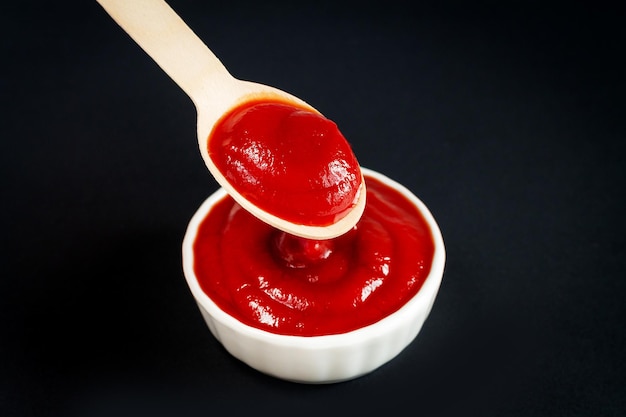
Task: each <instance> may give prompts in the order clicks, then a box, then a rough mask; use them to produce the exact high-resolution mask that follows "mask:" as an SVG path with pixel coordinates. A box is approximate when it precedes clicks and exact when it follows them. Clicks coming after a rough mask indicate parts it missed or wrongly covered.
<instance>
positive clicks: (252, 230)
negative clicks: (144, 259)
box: [194, 175, 434, 336]
mask: <svg viewBox="0 0 626 417" xmlns="http://www.w3.org/2000/svg"><path fill="white" fill-rule="evenodd" d="M365 180H366V188H367V206H366V208H365V212H364V213H363V216H362V218H361V220H360V221H359V223H358V224H357V225H356V226H355V227H354V228H353V229H352V230H350V231H349V232H348V233H346V234H344V235H342V236H339V237H337V238H334V239H331V240H323V241H318V240H308V239H303V238H300V237H295V236H292V235H288V234H286V233H285V232H282V231H279V230H277V229H274V228H273V227H271V226H269V225H267V224H265V223H263V222H262V221H260V220H258V219H257V218H256V217H254V216H252V215H251V214H250V213H248V212H247V211H246V210H244V209H242V208H241V206H239V205H238V204H237V203H236V202H235V201H234V200H233V199H232V198H231V197H230V196H226V197H224V198H223V199H222V200H220V201H219V202H218V203H217V204H216V205H215V206H214V207H213V209H212V210H211V211H210V212H209V213H208V214H207V216H206V217H205V219H204V220H203V221H202V223H201V225H200V227H199V230H198V235H197V237H196V240H195V242H194V257H195V264H194V269H195V273H196V275H197V277H198V281H199V283H200V286H201V288H202V289H203V291H204V292H205V293H206V294H207V295H208V296H209V297H210V298H211V299H212V300H213V301H214V302H215V303H216V304H217V305H218V306H219V307H220V308H221V309H222V310H224V311H225V312H227V313H228V314H230V315H231V316H233V317H235V318H237V319H238V320H240V321H241V322H243V323H245V324H248V325H250V326H253V327H256V328H260V329H263V330H266V331H270V332H273V333H277V334H285V335H296V336H320V335H329V334H338V333H345V332H348V331H352V330H356V329H358V328H361V327H363V326H367V325H369V324H372V323H375V322H377V321H379V320H381V319H382V318H384V317H386V316H388V315H389V314H391V313H393V312H395V311H397V310H398V309H399V308H400V307H402V305H404V304H405V303H406V302H407V300H409V299H410V298H411V297H412V296H414V295H415V294H416V293H417V292H418V291H419V289H420V288H421V286H422V284H423V282H424V280H425V279H426V277H427V276H428V273H429V271H430V268H431V262H432V259H433V254H434V241H433V237H432V234H431V230H430V228H429V226H428V224H427V222H426V220H425V219H424V218H423V216H422V215H421V213H420V212H419V211H418V210H417V208H416V207H415V206H414V204H413V203H412V202H411V201H409V200H408V199H407V198H406V197H405V196H403V195H402V194H401V193H399V192H398V191H397V190H395V189H393V188H391V187H389V186H388V185H386V184H384V183H382V182H380V181H378V180H376V179H374V178H371V177H369V176H367V175H366V176H365Z"/></svg>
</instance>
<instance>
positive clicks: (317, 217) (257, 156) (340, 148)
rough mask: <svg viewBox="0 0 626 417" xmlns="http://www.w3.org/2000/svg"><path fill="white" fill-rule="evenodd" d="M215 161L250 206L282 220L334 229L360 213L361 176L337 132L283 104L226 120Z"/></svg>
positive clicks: (213, 150) (246, 109)
mask: <svg viewBox="0 0 626 417" xmlns="http://www.w3.org/2000/svg"><path fill="white" fill-rule="evenodd" d="M208 143H209V145H208V151H209V156H210V158H211V160H212V161H213V163H214V164H215V166H216V167H217V168H218V169H219V171H220V172H221V173H222V175H224V177H225V178H226V179H227V180H228V182H229V183H230V184H231V185H232V186H233V187H234V188H235V189H236V190H237V192H239V194H241V195H242V196H243V197H244V198H246V199H247V200H248V201H250V202H251V203H253V204H254V205H255V206H257V207H259V208H261V209H262V210H264V211H266V212H268V213H270V214H273V215H274V216H276V217H279V218H281V219H284V220H287V221H289V222H291V223H296V224H300V225H306V226H328V225H331V224H333V223H335V222H337V221H338V220H340V219H341V218H343V217H344V216H345V215H346V214H347V213H348V212H349V211H350V209H351V208H352V207H353V206H354V204H355V201H356V199H357V197H358V191H359V186H360V185H361V181H362V177H361V170H360V167H359V163H358V161H357V159H356V157H355V156H354V153H353V152H352V149H351V147H350V145H349V143H348V142H347V141H346V139H345V138H344V136H343V135H342V134H341V132H340V131H339V129H338V128H337V125H336V124H335V123H334V122H332V121H331V120H329V119H327V118H325V117H323V116H322V115H320V114H318V113H314V112H312V111H309V110H306V109H303V108H299V107H296V106H294V105H292V104H286V103H282V102H267V101H262V102H261V101H259V102H254V101H252V102H246V103H244V104H243V105H242V106H240V107H237V108H235V109H234V110H233V111H231V112H229V113H228V114H227V115H226V116H224V117H223V118H222V119H221V120H220V121H219V122H218V123H217V124H216V126H215V127H214V129H213V131H212V133H211V138H210V140H209V141H208Z"/></svg>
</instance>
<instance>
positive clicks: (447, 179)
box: [0, 0, 626, 416]
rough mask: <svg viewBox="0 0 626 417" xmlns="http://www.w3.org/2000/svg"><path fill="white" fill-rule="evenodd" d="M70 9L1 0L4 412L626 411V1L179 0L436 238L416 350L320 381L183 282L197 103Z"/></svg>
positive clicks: (83, 5) (77, 7)
mask: <svg viewBox="0 0 626 417" xmlns="http://www.w3.org/2000/svg"><path fill="white" fill-rule="evenodd" d="M16 3H17V2H16ZM56 3H57V4H55V2H46V3H41V4H39V3H33V2H28V1H25V2H19V4H13V5H11V4H8V3H7V4H5V3H3V5H2V6H0V8H2V13H0V23H1V25H0V28H1V29H0V30H2V37H1V38H0V48H1V50H0V52H1V53H2V64H1V65H0V68H1V69H0V74H1V77H0V91H1V96H0V103H1V105H2V107H1V117H2V120H1V123H0V132H1V134H0V135H1V136H0V137H1V141H2V153H1V156H0V158H1V159H0V170H1V177H0V179H1V187H2V188H1V195H2V203H1V210H2V212H1V219H2V234H1V236H2V244H3V249H2V251H1V260H2V265H1V268H2V269H1V271H2V273H1V274H2V275H1V278H0V414H1V415H3V416H57V415H58V416H125V415H133V416H137V415H149V414H152V415H184V414H185V413H194V412H199V413H201V414H205V415H213V414H218V415H219V414H227V413H228V414H232V413H234V412H249V413H255V414H257V413H258V414H263V413H265V412H272V413H273V414H275V415H287V414H290V415H293V414H296V413H298V414H301V415H316V416H319V415H321V414H331V415H333V414H346V415H397V414H400V412H406V413H411V414H413V415H422V416H461V415H462V416H560V415H563V416H620V415H624V414H626V354H625V352H626V338H625V335H624V324H625V318H626V317H625V307H624V304H625V300H626V299H625V295H626V281H625V279H626V260H625V255H626V245H625V242H626V240H625V237H624V236H625V233H626V227H625V226H626V221H625V210H624V208H625V205H624V195H625V185H626V174H625V172H626V171H625V168H624V166H625V164H624V151H625V150H626V149H625V145H624V140H625V139H626V137H625V133H626V129H625V127H626V126H625V124H626V122H625V119H626V111H625V110H626V107H625V106H624V102H623V100H624V94H625V93H626V88H625V84H624V74H625V73H626V72H625V71H624V70H625V67H624V66H623V65H622V63H621V59H622V58H623V56H624V53H625V51H626V48H625V47H626V38H625V30H624V17H625V14H624V8H623V6H620V7H616V6H611V5H608V4H606V5H605V4H602V3H597V2H594V3H593V6H592V5H591V4H592V2H586V3H579V2H568V3H563V4H561V3H547V2H537V3H525V2H513V3H506V2H504V3H503V2H495V1H494V2H487V1H478V2H475V1H472V2H467V3H460V2H459V3H451V2H439V3H436V5H431V4H424V3H420V2H417V3H414V4H409V3H406V4H403V3H395V2H384V3H364V4H354V5H348V4H344V3H334V4H332V3H324V2H317V3H316V2H294V3H291V4H290V3H286V2H285V3H275V2H274V3H272V2H259V3H258V4H256V5H254V4H246V3H245V2H233V3H230V4H229V3H217V4H213V3H211V2H206V1H199V0H198V1H191V0H176V1H174V0H172V1H171V3H170V4H171V5H172V7H173V8H174V9H175V10H176V11H177V12H178V13H179V14H180V15H181V16H182V17H183V19H184V20H185V21H186V22H187V23H188V24H189V25H190V26H191V27H192V28H193V29H194V30H195V31H196V33H197V34H198V35H199V36H200V37H201V38H202V39H203V40H204V41H205V42H206V43H207V44H208V45H209V46H210V47H211V48H212V49H213V51H214V52H215V53H216V55H217V56H218V57H220V59H222V61H223V62H224V64H225V65H226V67H227V68H229V70H230V71H231V73H232V74H233V75H235V76H236V77H238V78H243V79H249V80H253V81H257V82H262V83H265V84H269V85H273V86H276V87H278V88H281V89H283V90H286V91H288V92H290V93H292V94H294V95H297V96H299V97H301V98H303V99H305V100H306V101H308V102H309V103H311V104H312V105H313V106H315V107H317V108H318V109H319V110H320V111H322V112H323V113H325V114H326V116H328V117H329V118H331V119H333V120H334V121H336V122H337V123H338V125H339V127H340V128H341V130H342V131H343V133H344V134H345V136H346V137H347V138H348V140H349V141H350V142H351V144H352V146H353V148H354V151H355V153H356V155H357V157H358V158H359V160H360V162H361V164H362V165H363V166H366V167H368V168H372V169H375V170H377V171H379V172H382V173H384V174H386V175H388V176H389V177H391V178H393V179H395V180H397V181H399V182H401V183H402V184H404V185H405V186H407V187H408V188H410V189H411V190H412V191H413V192H414V193H415V194H416V195H417V196H418V197H420V199H422V200H423V201H424V202H425V203H426V204H427V205H428V206H429V208H430V209H431V211H432V212H433V214H434V216H435V218H436V219H437V221H438V222H439V225H440V227H441V229H442V232H443V236H444V240H445V242H446V247H447V255H448V260H447V264H446V271H445V275H444V280H443V283H442V287H441V290H440V293H439V296H438V298H437V301H436V303H435V305H434V308H433V310H432V313H431V315H430V316H429V318H428V320H427V321H426V323H425V325H424V327H423V329H422V331H421V333H420V335H419V336H418V338H417V339H416V340H415V341H414V343H412V344H411V345H410V346H409V347H408V348H407V349H406V350H405V351H404V352H402V353H401V354H400V356H398V357H397V358H396V359H395V360H393V361H392V362H390V363H388V364H387V365H385V366H383V367H382V368H380V369H379V370H377V371H376V372H374V373H372V374H370V375H367V376H365V377H362V378H359V379H356V380H353V381H350V382H346V383H341V384H334V385H322V386H316V385H313V386H311V385H299V384H292V383H288V382H284V381H281V380H276V379H273V378H271V377H267V376H265V375H262V374H260V373H257V372H256V371H254V370H252V369H249V368H248V367H247V366H245V365H243V364H242V363H240V362H238V361H237V360H235V359H233V358H232V357H230V356H229V355H228V354H227V353H226V352H225V351H224V350H223V349H222V348H221V347H220V345H219V344H218V342H217V341H216V340H215V339H214V338H213V337H212V336H211V335H210V333H209V331H208V329H207V328H206V326H205V324H204V322H203V321H202V318H201V316H200V314H199V312H198V310H197V308H196V305H195V303H194V301H193V299H192V296H191V293H190V292H189V290H188V288H187V286H186V283H185V281H184V278H183V275H182V270H181V265H180V264H181V255H180V246H181V240H182V237H183V234H184V231H185V228H186V225H187V222H188V220H189V218H190V217H191V216H192V215H193V213H194V211H195V210H196V208H197V207H198V206H199V204H200V203H201V202H202V201H203V200H204V199H205V198H206V197H207V196H208V195H209V194H211V193H212V192H213V191H214V190H215V189H216V188H217V185H216V183H215V181H214V180H213V178H212V177H211V176H210V174H209V173H208V171H207V169H206V168H205V167H204V163H203V161H202V159H201V157H200V154H199V151H198V150H197V142H196V138H195V110H194V108H193V106H192V103H191V101H190V100H189V99H188V98H187V97H186V96H185V94H184V93H183V92H182V90H180V89H179V88H178V87H177V86H176V85H175V84H174V83H173V82H172V81H171V80H170V79H169V78H168V77H167V76H166V75H165V74H164V73H163V72H162V71H161V70H160V69H159V68H158V67H157V66H156V64H154V62H153V61H152V60H151V59H150V58H149V57H148V56H147V55H146V54H145V53H144V52H143V51H142V50H141V49H139V47H138V46H137V45H136V44H135V43H134V42H133V41H132V40H130V38H129V37H128V36H127V35H126V34H125V33H124V32H123V31H122V30H121V29H120V28H119V27H118V26H117V25H116V24H115V23H114V22H113V20H112V19H111V18H110V17H109V16H108V15H107V14H106V13H105V12H104V10H103V9H102V8H101V7H100V6H99V5H98V4H97V3H96V2H95V1H83V2H74V3H63V4H58V3H60V2H56ZM348 412H349V413H348Z"/></svg>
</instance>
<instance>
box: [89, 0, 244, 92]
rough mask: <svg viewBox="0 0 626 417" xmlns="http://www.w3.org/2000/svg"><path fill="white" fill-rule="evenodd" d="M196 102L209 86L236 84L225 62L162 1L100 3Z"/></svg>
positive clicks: (130, 0) (118, 0)
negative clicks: (232, 81)
mask: <svg viewBox="0 0 626 417" xmlns="http://www.w3.org/2000/svg"><path fill="white" fill-rule="evenodd" d="M97 1H98V3H99V4H100V5H101V6H102V7H103V8H104V9H105V10H106V12H107V13H108V14H109V15H111V17H112V18H113V20H115V21H116V22H117V24H119V25H120V26H121V27H122V29H124V31H126V33H128V34H129V35H130V37H131V38H133V40H134V41H135V42H136V43H137V44H138V45H139V46H140V47H141V48H142V49H143V50H144V51H145V52H146V53H147V54H148V55H149V56H150V57H151V58H152V59H153V60H154V61H155V62H156V63H157V64H158V65H159V66H160V67H161V68H162V69H163V70H164V71H165V72H166V73H167V74H168V75H169V76H170V77H171V78H172V80H174V82H175V83H176V84H178V86H180V88H182V89H183V91H184V92H185V93H186V94H187V95H188V96H189V97H190V98H191V99H192V100H193V101H194V102H196V99H195V98H196V97H197V96H198V95H200V94H202V92H203V88H205V87H206V84H207V82H210V84H211V85H212V87H213V88H215V87H217V88H219V87H220V85H224V84H228V81H231V80H233V77H232V76H231V75H230V74H229V72H228V70H227V69H226V68H225V67H224V65H223V64H222V62H221V61H220V60H219V59H218V58H217V57H216V56H215V55H214V54H213V52H211V50H210V49H209V48H208V47H207V46H206V45H205V44H204V43H203V42H202V40H201V39H200V38H199V37H198V36H197V35H196V34H195V33H194V32H193V31H192V30H191V29H190V28H189V26H187V24H185V22H184V21H183V20H182V19H181V18H180V17H179V16H178V15H177V14H176V12H174V10H172V8H171V7H170V6H169V5H168V4H167V3H165V1H163V0H97Z"/></svg>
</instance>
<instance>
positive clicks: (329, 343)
mask: <svg viewBox="0 0 626 417" xmlns="http://www.w3.org/2000/svg"><path fill="white" fill-rule="evenodd" d="M361 171H362V173H363V175H366V176H369V177H372V178H374V179H377V180H379V181H381V182H383V183H384V184H386V185H388V186H390V187H392V188H394V189H396V190H397V191H399V192H401V193H402V194H403V195H404V196H405V197H406V198H408V199H409V200H410V201H411V202H412V203H413V204H414V205H415V206H416V208H417V209H418V210H419V211H420V213H421V214H422V216H423V217H424V220H425V221H426V223H427V224H428V226H429V228H430V231H431V235H432V239H433V242H434V247H435V250H434V253H433V259H432V265H431V269H430V272H429V273H428V276H427V277H426V279H425V280H424V282H423V284H422V286H421V288H420V289H419V290H418V292H417V293H416V294H415V295H414V296H413V297H411V298H410V299H409V300H407V302H406V303H405V304H404V305H403V306H402V307H400V308H399V309H398V310H396V311H395V312H393V313H391V314H389V315H387V316H385V317H383V318H381V319H380V320H378V321H376V322H374V323H372V324H369V325H367V326H364V327H361V328H358V329H355V330H351V331H349V332H345V333H338V334H329V335H320V336H301V335H284V334H278V333H272V332H270V331H268V330H263V329H259V328H256V327H253V326H250V325H248V324H245V323H243V322H241V321H239V320H238V319H237V318H235V317H233V316H231V315H230V314H228V313H226V312H225V311H224V310H222V309H221V308H220V307H219V306H218V305H217V304H216V303H215V302H214V301H213V300H212V299H211V298H210V297H209V296H208V295H207V294H206V293H205V292H204V291H203V290H202V288H201V287H200V283H199V281H198V279H197V277H196V274H195V271H194V251H193V244H194V241H195V238H196V235H197V230H198V227H199V225H200V223H201V222H202V221H203V220H204V218H205V216H206V215H207V214H208V212H209V211H210V210H211V208H212V207H213V206H214V205H215V204H216V203H217V202H219V201H220V200H221V199H222V198H224V197H225V196H227V195H228V194H227V192H226V190H224V188H218V189H217V191H215V192H214V193H213V194H211V195H210V196H209V197H208V198H207V199H206V200H204V202H203V203H202V204H201V205H200V207H199V208H198V209H197V211H196V212H195V214H194V215H193V216H192V217H191V220H190V221H189V224H188V226H187V230H186V232H185V235H184V238H183V243H182V264H183V272H184V275H185V279H186V281H187V284H188V286H189V288H190V290H191V292H192V295H193V296H194V298H195V300H196V302H197V303H199V304H200V306H201V307H202V308H203V309H204V310H205V311H206V312H207V313H208V314H209V315H210V316H211V317H212V318H213V319H214V320H217V321H218V322H220V323H221V324H222V325H224V326H226V327H228V328H231V329H233V330H236V331H237V332H238V333H240V334H242V335H245V336H247V337H250V338H254V339H261V340H264V341H266V342H268V343H272V344H277V345H281V346H288V347H297V348H301V349H315V348H318V347H324V348H337V347H341V346H347V345H352V344H354V343H355V342H359V341H366V340H369V339H372V338H376V337H379V336H380V335H381V334H386V333H388V332H390V331H392V330H393V329H395V328H397V327H398V326H402V325H403V324H406V323H407V322H411V321H414V320H415V315H416V312H418V311H422V310H423V309H424V303H427V304H428V305H427V306H426V308H427V310H426V315H425V316H424V317H425V318H426V316H427V315H428V313H429V311H430V308H431V307H432V303H433V302H434V298H435V295H436V294H437V292H438V289H439V286H440V285H441V281H442V279H443V272H444V267H445V260H446V251H445V246H444V242H443V236H442V234H441V230H440V228H439V226H438V224H437V222H436V221H435V219H434V217H433V215H432V213H431V212H430V210H429V209H428V207H426V205H425V204H424V203H423V202H422V201H421V200H420V199H419V198H418V197H417V196H416V195H415V194H413V193H412V192H411V191H410V190H409V189H408V188H406V187H405V186H403V185H402V184H400V183H398V182H396V181H394V180H392V179H391V178H389V177H387V176H386V175H383V174H381V173H379V172H377V171H374V170H371V169H368V168H364V167H361Z"/></svg>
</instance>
